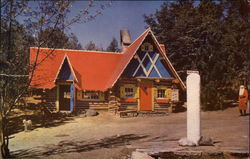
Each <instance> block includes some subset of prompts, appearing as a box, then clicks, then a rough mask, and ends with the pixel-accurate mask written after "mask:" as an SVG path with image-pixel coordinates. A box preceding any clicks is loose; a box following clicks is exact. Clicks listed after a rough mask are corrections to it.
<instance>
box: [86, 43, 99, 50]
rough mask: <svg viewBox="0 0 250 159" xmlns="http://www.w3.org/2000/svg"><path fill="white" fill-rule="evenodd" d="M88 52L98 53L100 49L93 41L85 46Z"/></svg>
mask: <svg viewBox="0 0 250 159" xmlns="http://www.w3.org/2000/svg"><path fill="white" fill-rule="evenodd" d="M85 49H86V50H95V51H98V50H99V48H98V47H97V46H96V45H95V43H94V42H93V41H90V42H89V43H88V44H87V45H86V46H85Z"/></svg>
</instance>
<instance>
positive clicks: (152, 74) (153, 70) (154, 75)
mask: <svg viewBox="0 0 250 159" xmlns="http://www.w3.org/2000/svg"><path fill="white" fill-rule="evenodd" d="M148 77H160V76H159V75H158V73H157V72H156V70H155V68H154V67H153V69H152V70H151V72H150V74H149V75H148Z"/></svg>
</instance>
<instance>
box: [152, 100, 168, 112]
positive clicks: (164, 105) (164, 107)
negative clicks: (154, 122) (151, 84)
mask: <svg viewBox="0 0 250 159" xmlns="http://www.w3.org/2000/svg"><path fill="white" fill-rule="evenodd" d="M170 106H171V104H169V103H156V102H154V107H155V111H157V110H159V111H162V110H167V111H168V109H169V107H170Z"/></svg>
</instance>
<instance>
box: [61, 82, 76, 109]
mask: <svg viewBox="0 0 250 159" xmlns="http://www.w3.org/2000/svg"><path fill="white" fill-rule="evenodd" d="M73 109H74V84H70V85H59V110H60V111H61V110H64V111H65V110H66V111H73Z"/></svg>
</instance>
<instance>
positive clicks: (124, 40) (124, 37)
mask: <svg viewBox="0 0 250 159" xmlns="http://www.w3.org/2000/svg"><path fill="white" fill-rule="evenodd" d="M120 42H121V48H122V51H124V50H125V49H126V48H127V47H128V46H129V45H130V44H131V37H130V33H129V30H127V29H123V30H120Z"/></svg>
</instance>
